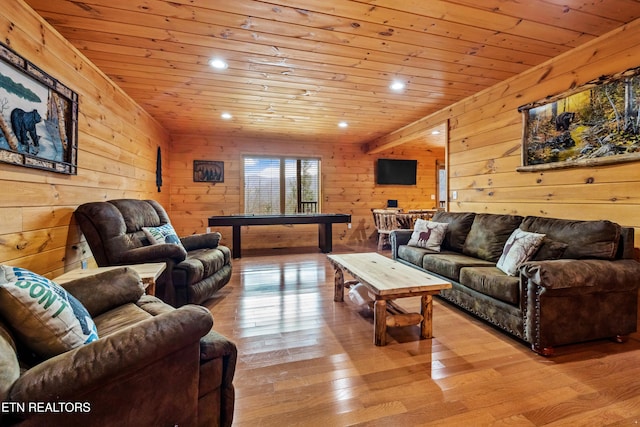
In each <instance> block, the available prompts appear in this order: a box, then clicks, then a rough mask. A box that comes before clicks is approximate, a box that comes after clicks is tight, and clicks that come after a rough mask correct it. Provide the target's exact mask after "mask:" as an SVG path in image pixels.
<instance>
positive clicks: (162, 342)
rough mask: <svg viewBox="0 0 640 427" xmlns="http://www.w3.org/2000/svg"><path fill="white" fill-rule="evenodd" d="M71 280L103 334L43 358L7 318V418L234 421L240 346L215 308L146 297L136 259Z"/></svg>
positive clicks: (3, 337)
mask: <svg viewBox="0 0 640 427" xmlns="http://www.w3.org/2000/svg"><path fill="white" fill-rule="evenodd" d="M63 287H64V288H65V289H66V290H67V292H69V293H70V294H71V295H73V296H75V297H76V299H77V300H78V301H80V303H81V304H82V305H83V306H84V307H85V308H86V310H87V311H88V313H89V314H90V315H91V317H92V320H93V321H94V322H95V325H96V327H97V332H98V336H99V338H98V339H97V340H95V341H93V342H90V343H88V344H84V345H81V346H79V347H76V348H73V349H71V350H69V351H66V352H63V353H61V354H58V355H56V356H53V357H49V358H43V357H42V356H35V355H34V354H33V353H32V352H31V351H29V350H28V349H27V345H25V343H24V342H23V341H21V340H20V339H19V338H18V335H16V334H15V333H13V330H12V328H11V327H9V324H10V322H9V321H8V320H9V319H3V320H2V321H0V404H1V405H2V408H3V411H2V413H0V417H1V418H0V425H3V426H4V425H7V426H9V425H19V426H21V427H26V426H80V425H81V426H101V427H102V426H173V425H180V426H219V425H221V426H229V425H231V422H232V420H233V408H234V388H233V383H232V380H233V376H234V371H235V364H236V357H237V350H236V347H235V345H234V343H233V342H231V341H229V340H228V339H226V338H225V337H224V336H222V335H220V334H218V333H217V332H215V331H214V330H213V329H212V325H213V319H212V316H211V313H210V312H209V311H208V310H207V309H206V308H205V307H202V306H198V305H185V306H183V307H180V308H178V309H175V308H173V307H171V306H169V305H167V304H165V303H163V302H162V301H160V300H159V299H158V298H155V297H153V296H147V295H143V294H144V288H143V286H142V284H141V282H140V277H139V276H138V274H137V273H136V272H134V271H133V270H131V269H128V268H126V267H123V268H118V269H114V270H111V271H107V272H104V273H99V274H97V275H95V276H90V277H84V278H82V279H78V280H75V281H71V282H67V283H65V284H64V285H63Z"/></svg>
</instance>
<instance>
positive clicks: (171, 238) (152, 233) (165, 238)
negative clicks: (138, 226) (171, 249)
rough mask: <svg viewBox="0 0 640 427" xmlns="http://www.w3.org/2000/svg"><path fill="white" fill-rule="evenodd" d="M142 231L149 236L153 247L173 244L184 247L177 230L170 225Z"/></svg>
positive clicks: (145, 228) (147, 228) (144, 228)
mask: <svg viewBox="0 0 640 427" xmlns="http://www.w3.org/2000/svg"><path fill="white" fill-rule="evenodd" d="M142 231H144V234H146V235H147V238H148V239H149V242H150V243H151V244H152V245H159V244H161V243H171V244H174V245H179V246H182V242H181V241H180V238H179V237H178V234H177V233H176V230H174V229H173V226H172V225H171V224H170V223H166V224H164V225H161V226H159V227H142Z"/></svg>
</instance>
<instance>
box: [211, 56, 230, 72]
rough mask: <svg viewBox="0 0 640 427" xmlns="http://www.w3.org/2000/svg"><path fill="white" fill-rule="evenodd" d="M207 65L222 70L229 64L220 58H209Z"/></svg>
mask: <svg viewBox="0 0 640 427" xmlns="http://www.w3.org/2000/svg"><path fill="white" fill-rule="evenodd" d="M209 65H211V66H212V67H213V68H215V69H217V70H224V69H225V68H227V67H228V66H229V64H227V63H226V62H225V61H224V60H223V59H220V58H213V59H211V60H210V61H209Z"/></svg>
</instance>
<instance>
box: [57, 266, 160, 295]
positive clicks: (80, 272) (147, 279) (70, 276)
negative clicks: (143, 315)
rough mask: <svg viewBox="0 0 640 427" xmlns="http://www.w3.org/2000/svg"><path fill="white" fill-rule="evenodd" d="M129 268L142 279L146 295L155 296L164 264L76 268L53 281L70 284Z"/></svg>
mask: <svg viewBox="0 0 640 427" xmlns="http://www.w3.org/2000/svg"><path fill="white" fill-rule="evenodd" d="M121 267H129V268H130V269H132V270H134V271H135V272H136V273H138V275H139V276H140V279H142V284H143V285H144V288H145V290H146V293H147V295H155V293H156V280H158V277H160V275H161V274H162V272H163V271H164V270H165V268H167V265H166V264H165V263H164V262H154V263H147V264H131V265H117V266H111V267H97V268H84V269H82V268H78V269H76V270H71V271H68V272H66V273H64V274H63V275H61V276H58V277H56V278H55V279H53V281H54V282H56V283H58V284H61V283H66V282H70V281H72V280H76V279H80V278H82V277H87V276H93V275H94V274H98V273H102V272H103V271H108V270H113V269H115V268H121Z"/></svg>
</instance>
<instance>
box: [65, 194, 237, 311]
mask: <svg viewBox="0 0 640 427" xmlns="http://www.w3.org/2000/svg"><path fill="white" fill-rule="evenodd" d="M75 217H76V220H77V222H78V224H79V225H80V229H81V230H82V233H83V234H84V235H85V237H86V239H87V243H88V244H89V247H90V248H91V252H92V253H93V256H94V258H95V260H96V263H97V264H98V265H99V266H100V267H104V266H113V265H128V264H143V263H151V262H164V263H166V264H167V269H166V271H165V273H163V274H162V276H161V277H160V279H159V280H158V282H157V286H156V296H158V297H159V298H161V299H162V300H163V301H165V302H166V303H168V304H171V305H173V306H174V307H179V306H181V305H184V304H201V303H202V302H204V301H205V300H207V299H209V298H211V297H212V296H213V294H214V293H215V292H216V291H217V290H219V289H220V288H222V287H223V286H224V285H226V284H227V283H228V282H229V279H230V278H231V251H230V250H229V248H227V247H226V246H222V245H220V244H219V240H220V234H219V233H207V234H194V235H191V236H186V237H181V238H180V241H181V243H182V245H175V244H171V243H162V244H151V242H150V241H149V238H148V237H147V234H145V232H144V231H143V229H142V227H159V226H162V225H165V224H168V223H170V221H169V217H168V215H167V212H166V211H165V210H164V208H163V207H162V206H161V205H160V204H159V203H158V202H156V201H154V200H135V199H119V200H110V201H107V202H91V203H85V204H83V205H80V206H79V207H78V208H77V209H76V211H75Z"/></svg>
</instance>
